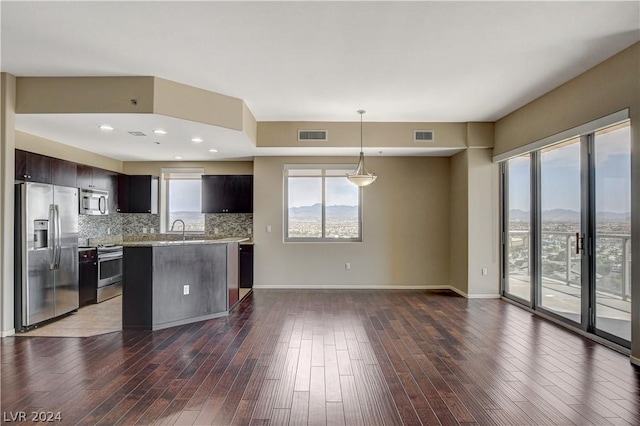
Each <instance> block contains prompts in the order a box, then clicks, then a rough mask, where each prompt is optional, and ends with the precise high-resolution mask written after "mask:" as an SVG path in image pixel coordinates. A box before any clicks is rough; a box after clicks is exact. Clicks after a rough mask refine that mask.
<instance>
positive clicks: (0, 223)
mask: <svg viewBox="0 0 640 426" xmlns="http://www.w3.org/2000/svg"><path fill="white" fill-rule="evenodd" d="M15 99H16V79H15V77H14V76H12V75H10V74H7V73H2V74H0V177H1V179H0V182H1V184H0V203H1V206H0V308H1V309H2V313H1V315H0V335H1V336H6V335H10V334H13V332H14V321H13V304H14V300H13V299H14V296H13V268H14V266H13V259H14V256H13V235H14V219H13V216H14V215H13V207H14V187H13V182H14V175H15V134H14V127H15V126H14V119H15Z"/></svg>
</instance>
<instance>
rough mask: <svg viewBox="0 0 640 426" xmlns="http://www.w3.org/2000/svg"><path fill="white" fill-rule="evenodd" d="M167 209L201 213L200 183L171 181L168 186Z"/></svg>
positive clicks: (196, 180)
mask: <svg viewBox="0 0 640 426" xmlns="http://www.w3.org/2000/svg"><path fill="white" fill-rule="evenodd" d="M169 190H170V191H171V192H170V194H169V209H170V210H171V211H182V212H201V211H202V203H201V197H202V193H201V181H200V179H194V180H172V181H171V183H170V184H169Z"/></svg>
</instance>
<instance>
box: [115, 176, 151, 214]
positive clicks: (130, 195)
mask: <svg viewBox="0 0 640 426" xmlns="http://www.w3.org/2000/svg"><path fill="white" fill-rule="evenodd" d="M118 181H119V183H118V203H119V208H120V210H119V211H120V212H122V213H151V214H158V176H151V175H119V177H118Z"/></svg>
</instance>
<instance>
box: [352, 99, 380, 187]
mask: <svg viewBox="0 0 640 426" xmlns="http://www.w3.org/2000/svg"><path fill="white" fill-rule="evenodd" d="M365 112H366V111H365V110H363V109H361V110H358V114H360V160H359V161H358V167H356V169H355V170H354V171H353V173H349V174H347V179H349V182H351V183H352V184H354V185H357V186H369V185H371V184H372V183H373V182H375V181H376V179H377V178H378V176H376V174H375V173H369V172H367V169H365V167H364V152H363V151H362V114H364V113H365Z"/></svg>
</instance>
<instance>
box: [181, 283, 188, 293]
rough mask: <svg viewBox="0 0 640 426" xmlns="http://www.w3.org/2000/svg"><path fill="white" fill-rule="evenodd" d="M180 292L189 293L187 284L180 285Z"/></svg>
mask: <svg viewBox="0 0 640 426" xmlns="http://www.w3.org/2000/svg"><path fill="white" fill-rule="evenodd" d="M182 294H184V295H187V294H189V284H185V285H183V286H182Z"/></svg>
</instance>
